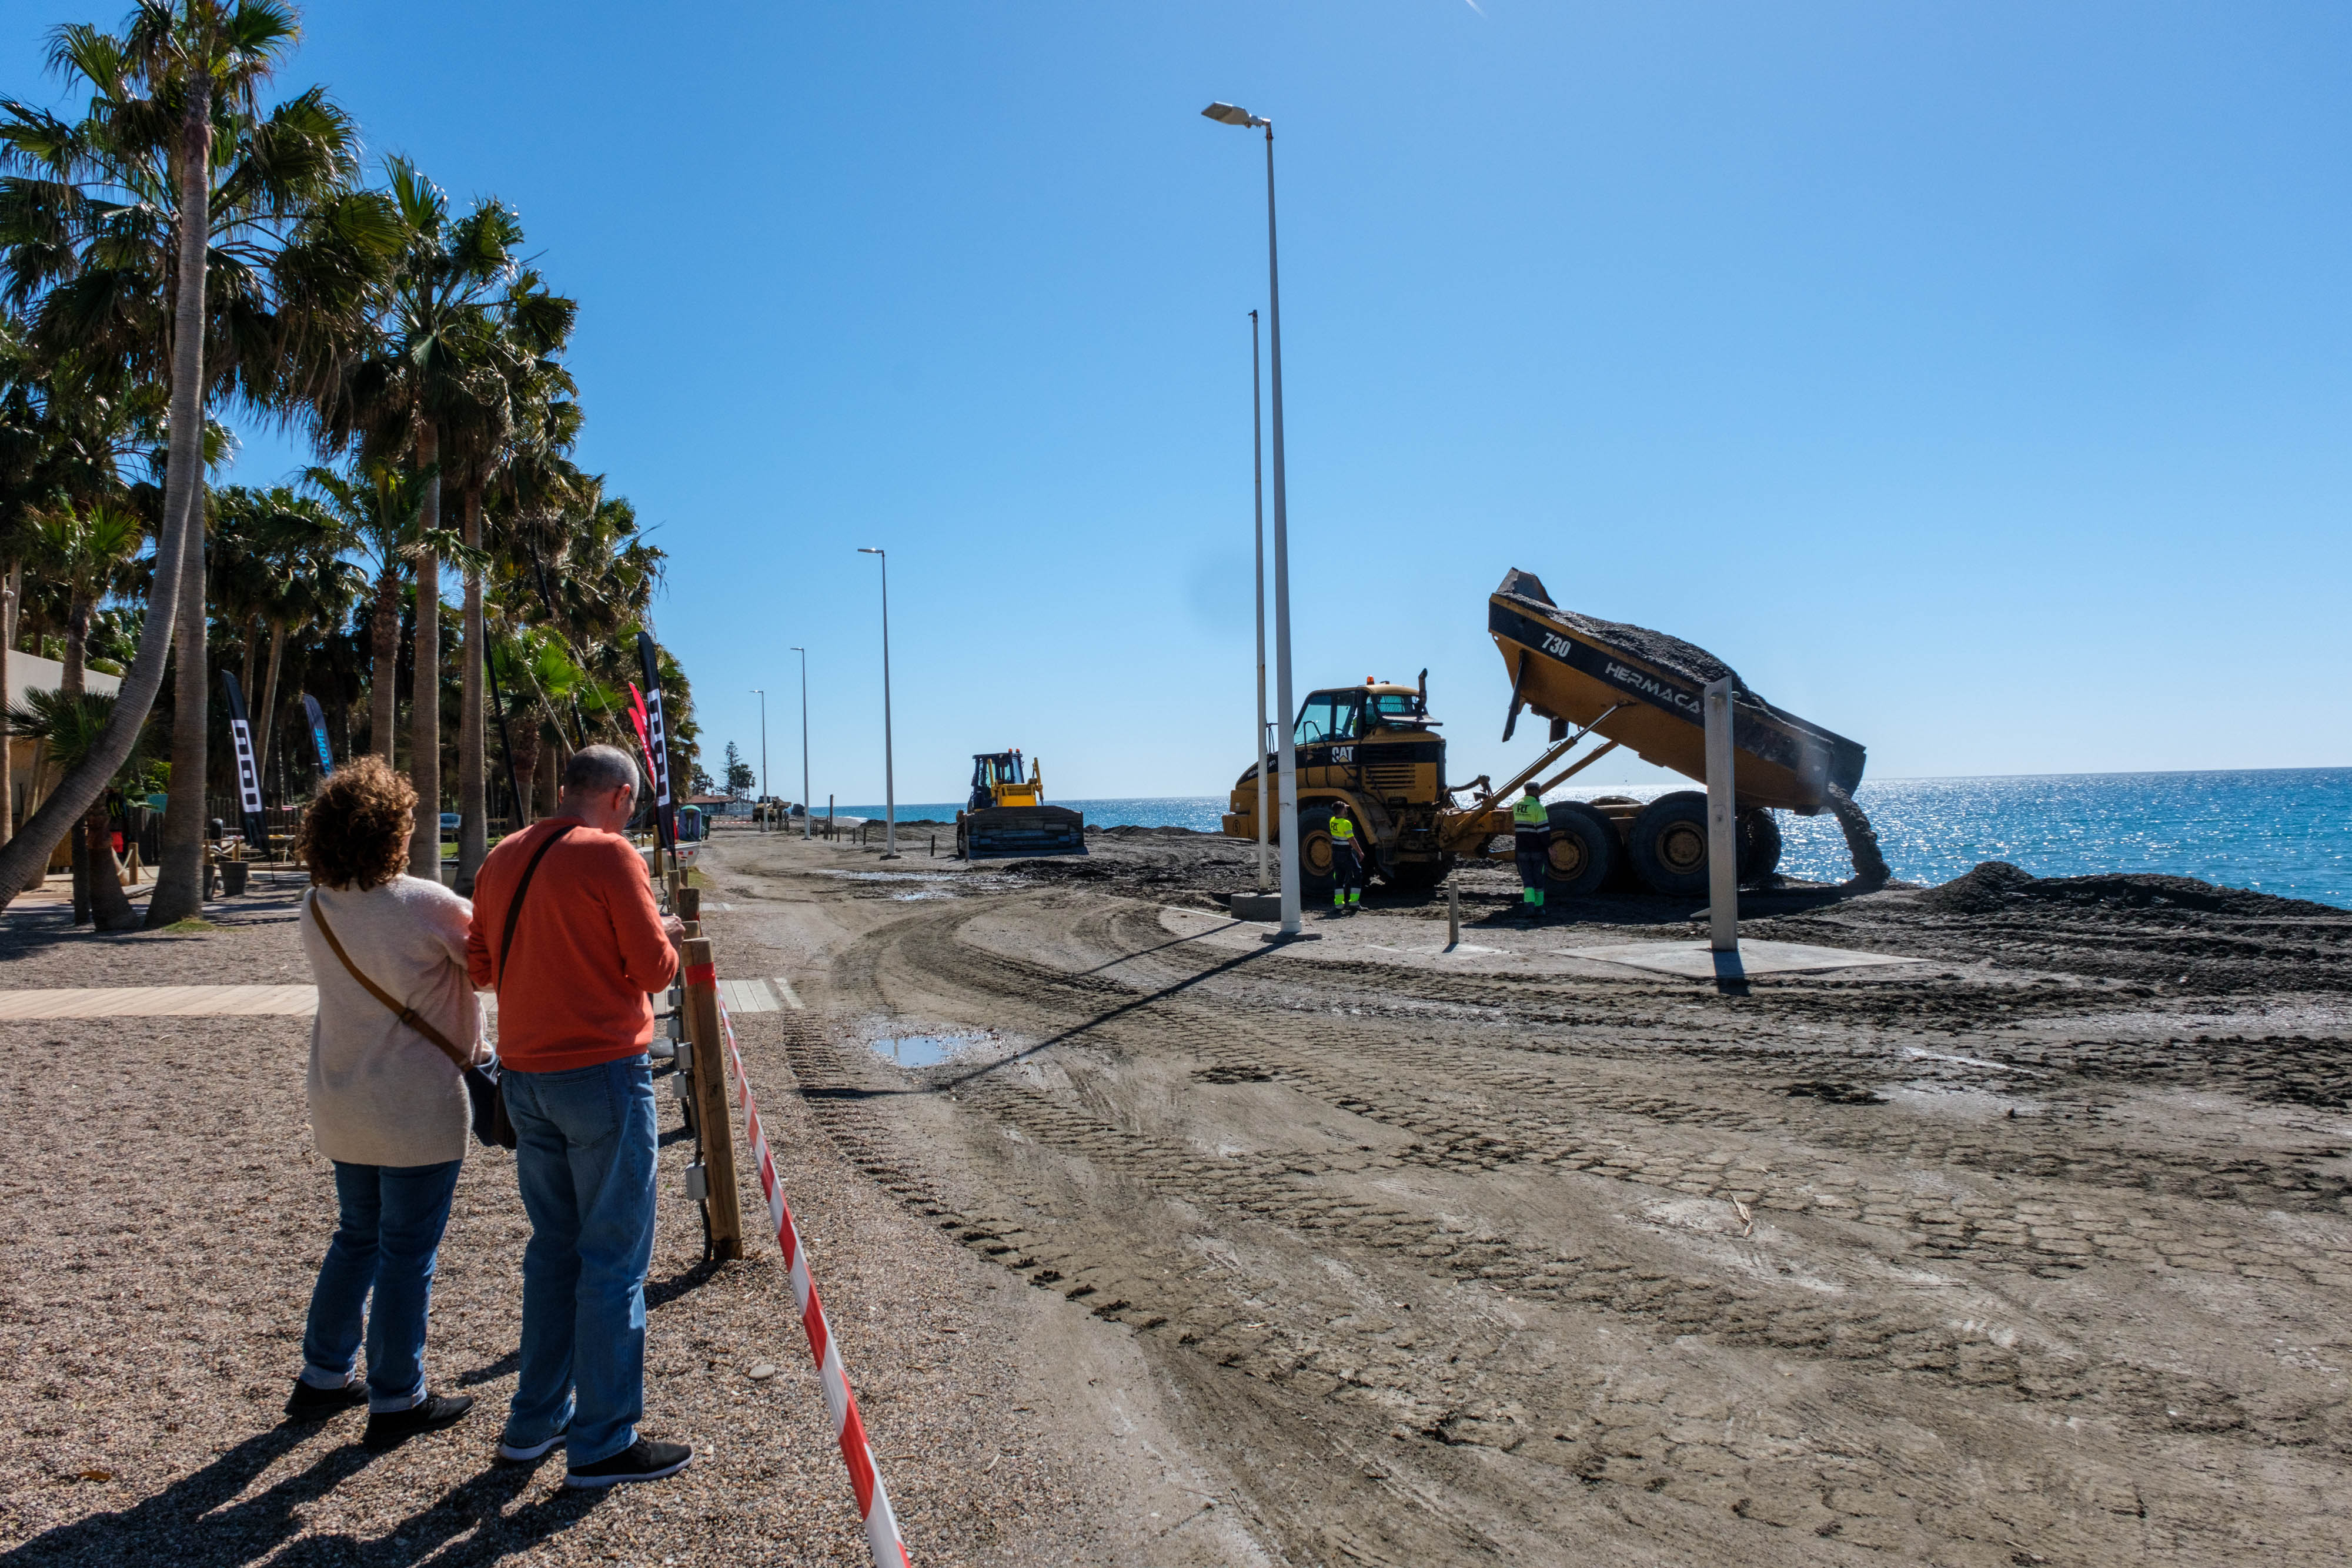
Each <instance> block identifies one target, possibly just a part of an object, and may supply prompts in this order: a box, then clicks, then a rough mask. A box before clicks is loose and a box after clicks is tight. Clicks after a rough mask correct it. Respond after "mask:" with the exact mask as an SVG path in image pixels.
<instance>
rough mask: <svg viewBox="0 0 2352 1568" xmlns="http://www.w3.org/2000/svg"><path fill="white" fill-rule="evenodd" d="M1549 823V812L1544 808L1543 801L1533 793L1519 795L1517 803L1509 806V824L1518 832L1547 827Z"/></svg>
mask: <svg viewBox="0 0 2352 1568" xmlns="http://www.w3.org/2000/svg"><path fill="white" fill-rule="evenodd" d="M1550 825H1551V813H1550V812H1549V810H1545V809H1544V803H1543V802H1542V801H1541V800H1538V799H1537V798H1536V797H1535V796H1533V795H1522V796H1520V797H1519V799H1518V803H1517V805H1515V806H1513V807H1512V808H1511V826H1512V827H1513V828H1514V829H1516V830H1517V831H1520V832H1526V831H1528V829H1530V828H1548V827H1549V826H1550Z"/></svg>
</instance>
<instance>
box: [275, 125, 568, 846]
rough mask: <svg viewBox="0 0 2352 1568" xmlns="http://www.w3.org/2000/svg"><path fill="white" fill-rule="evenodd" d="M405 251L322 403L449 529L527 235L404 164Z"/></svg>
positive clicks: (425, 713)
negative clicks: (413, 480)
mask: <svg viewBox="0 0 2352 1568" xmlns="http://www.w3.org/2000/svg"><path fill="white" fill-rule="evenodd" d="M385 172H386V175H387V179H386V184H387V188H388V193H389V194H390V196H391V199H392V205H393V209H394V212H395V213H396V214H397V215H398V222H399V227H400V235H401V243H400V246H399V250H398V255H397V256H396V258H395V259H394V264H393V267H392V271H391V275H390V277H389V278H388V279H387V281H386V283H385V285H384V287H383V289H382V290H381V292H380V295H379V300H380V308H379V315H378V319H377V333H378V338H377V341H376V344H375V346H374V348H373V350H372V351H371V352H369V353H368V354H367V355H366V356H365V357H364V358H362V360H361V361H358V363H357V364H356V365H355V366H354V367H353V368H352V372H351V374H350V375H349V376H347V377H346V378H345V380H344V382H342V384H341V386H340V387H338V388H336V389H334V390H333V392H331V395H329V396H327V397H325V398H324V399H323V400H322V405H321V408H320V413H321V419H320V424H321V438H322V439H323V440H324V441H326V442H327V443H328V444H329V445H330V447H331V449H333V448H340V447H341V446H342V445H345V444H350V443H352V442H353V441H357V442H359V443H360V444H361V450H362V455H363V456H383V455H391V454H394V453H398V452H402V451H405V452H406V453H407V454H408V455H409V456H410V459H411V461H412V462H413V463H414V465H415V469H416V471H417V472H418V473H420V474H422V475H425V476H427V477H426V479H425V492H424V503H423V509H422V514H421V520H420V527H421V528H422V529H423V530H424V532H425V533H426V534H428V535H431V534H437V533H439V532H440V530H441V528H442V517H441V475H442V471H443V468H444V467H445V464H444V462H443V448H444V446H445V444H446V440H447V436H448V433H449V430H450V428H451V426H452V425H453V424H455V423H464V422H466V421H467V418H468V416H469V413H471V412H473V411H478V410H480V409H483V408H496V407H498V406H499V404H500V402H502V399H501V395H500V393H501V388H500V387H499V374H498V370H497V360H498V358H499V323H498V319H497V306H498V303H499V294H500V291H501V290H502V289H503V287H505V286H506V285H507V284H508V283H509V280H510V278H511V277H512V275H513V273H514V270H515V252H516V250H517V248H518V247H519V246H520V245H521V243H522V225H520V223H519V222H517V221H516V218H515V215H514V214H513V213H512V212H511V211H509V209H508V208H507V207H505V206H504V205H502V204H499V203H498V202H496V201H492V200H484V201H481V202H478V203H477V204H475V206H474V208H473V210H472V211H471V212H470V213H468V214H467V215H466V216H464V217H462V218H454V219H453V218H452V217H451V216H450V213H449V199H448V197H447V196H446V194H444V193H443V192H442V191H441V189H440V187H439V186H437V185H436V184H434V183H433V182H432V181H430V180H428V179H426V178H425V176H424V175H423V174H421V173H420V172H417V170H416V169H415V166H414V165H412V164H410V163H408V162H404V161H403V160H400V159H394V160H392V161H390V162H388V163H387V164H386V169H385ZM439 565H440V555H439V552H436V551H426V552H425V553H423V554H420V555H419V556H418V557H417V558H416V561H415V571H416V621H415V642H414V646H413V653H412V668H413V671H414V674H413V680H414V691H415V697H414V700H413V701H412V702H411V703H410V705H409V723H410V741H411V748H412V749H411V755H410V758H409V778H410V779H411V781H412V782H413V783H414V784H415V787H416V831H415V835H414V836H413V837H412V839H411V840H410V843H409V871H410V873H411V874H412V875H415V876H423V877H437V876H438V875H439V874H440V869H441V705H440V702H439V700H438V694H439V692H440V689H441V668H440V648H441V642H440V639H441V618H440V610H441V579H440V571H439Z"/></svg>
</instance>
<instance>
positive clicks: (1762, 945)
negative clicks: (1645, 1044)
mask: <svg viewBox="0 0 2352 1568" xmlns="http://www.w3.org/2000/svg"><path fill="white" fill-rule="evenodd" d="M1555 951H1557V952H1558V953H1559V955H1560V956H1562V957H1567V958H1591V959H1596V960H1598V961H1599V962H1601V963H1603V964H1622V965H1624V966H1625V967H1628V968H1632V969H1651V970H1654V971H1656V972H1657V973H1659V974H1661V975H1681V976H1684V977H1687V978H1690V979H1694V980H1737V979H1742V978H1745V977H1748V976H1751V975H1794V974H1803V973H1807V972H1810V971H1813V970H1820V969H1863V968H1874V967H1879V966H1881V965H1886V964H1924V963H1926V962H1927V960H1926V959H1924V958H1895V957H1889V956H1886V955H1885V954H1884V953H1857V952H1854V951H1853V949H1852V948H1848V947H1814V946H1808V945H1806V944H1805V943H1802V942H1742V943H1741V944H1740V945H1739V951H1738V953H1736V954H1735V953H1720V954H1719V953H1717V952H1715V951H1713V950H1712V949H1711V948H1709V947H1708V946H1707V945H1706V943H1704V942H1628V943H1624V944H1622V945H1621V946H1610V947H1561V948H1557V949H1555Z"/></svg>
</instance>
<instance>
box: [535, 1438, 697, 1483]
mask: <svg viewBox="0 0 2352 1568" xmlns="http://www.w3.org/2000/svg"><path fill="white" fill-rule="evenodd" d="M693 1462H694V1450H693V1449H692V1448H689V1447H688V1446H687V1445H686V1444H684V1443H656V1442H654V1441H653V1440H651V1439H650V1438H646V1437H640V1438H638V1439H637V1440H636V1441H635V1442H634V1443H632V1444H630V1445H629V1446H628V1447H627V1448H623V1449H622V1450H621V1451H620V1452H619V1453H617V1454H614V1456H613V1457H612V1458H608V1459H599V1460H597V1461H596V1462H595V1463H594V1464H593V1465H574V1466H572V1469H571V1471H570V1472H569V1473H568V1474H566V1475H565V1476H564V1478H563V1484H564V1485H565V1486H568V1487H583V1488H584V1487H609V1486H614V1485H617V1484H618V1483H620V1482H623V1481H657V1480H659V1479H662V1477H664V1476H674V1475H676V1474H677V1472H678V1471H680V1470H682V1469H686V1467H687V1466H688V1465H690V1464H692V1463H693Z"/></svg>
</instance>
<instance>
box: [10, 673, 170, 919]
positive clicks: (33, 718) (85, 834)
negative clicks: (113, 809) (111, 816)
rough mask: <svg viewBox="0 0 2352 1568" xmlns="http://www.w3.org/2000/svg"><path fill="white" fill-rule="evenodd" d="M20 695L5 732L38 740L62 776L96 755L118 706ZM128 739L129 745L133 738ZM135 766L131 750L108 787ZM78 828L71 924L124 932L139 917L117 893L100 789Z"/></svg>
mask: <svg viewBox="0 0 2352 1568" xmlns="http://www.w3.org/2000/svg"><path fill="white" fill-rule="evenodd" d="M26 699H27V700H26V704H25V706H22V707H16V706H10V707H9V708H8V710H7V713H8V724H9V727H10V728H12V729H14V730H15V731H16V733H17V734H19V735H22V736H26V737H29V738H31V739H34V740H37V741H40V742H41V743H42V744H43V745H44V746H45V747H47V750H48V754H49V758H50V759H51V760H52V761H55V762H57V763H58V764H60V765H61V766H62V767H64V768H65V769H66V771H67V772H68V774H70V773H71V772H72V771H73V770H74V769H75V768H83V767H87V766H88V765H89V760H90V758H93V757H95V756H96V755H98V750H99V747H100V746H102V745H103V744H105V739H106V737H107V735H108V734H109V733H110V729H111V721H112V719H113V717H114V715H115V713H116V711H117V710H118V709H119V707H120V706H121V705H120V703H119V702H118V700H117V699H116V697H115V696H114V695H112V694H111V693H103V692H83V691H75V692H68V691H62V690H60V691H54V692H28V693H26ZM132 738H133V740H134V741H135V740H136V739H137V736H136V735H135V734H134V735H133V737H132ZM138 764H139V756H138V747H136V746H135V745H134V746H133V747H132V748H131V756H129V757H128V758H124V763H123V767H122V768H121V770H119V771H118V772H117V773H116V774H115V775H114V776H113V778H112V779H110V780H109V782H111V783H114V784H116V785H123V784H127V783H128V782H130V780H131V776H132V774H133V773H134V772H135V770H136V768H137V767H138ZM51 799H55V797H54V796H53V797H51ZM81 827H82V831H80V832H79V833H77V834H76V835H75V836H74V845H73V851H74V854H73V877H74V880H73V918H74V924H75V925H80V924H81V923H82V922H83V921H85V920H91V921H94V922H95V923H96V924H97V925H98V928H99V929H100V931H128V930H129V929H131V927H132V926H134V925H138V924H139V916H138V914H137V913H136V912H135V911H133V910H132V909H131V900H130V898H129V897H128V896H127V895H126V894H124V893H123V891H122V867H121V862H118V861H117V860H116V859H115V858H114V836H113V834H112V832H111V831H110V830H109V828H108V826H107V810H106V795H105V792H104V791H103V790H100V793H99V795H98V797H97V799H96V800H92V801H91V802H90V805H89V809H88V810H85V811H84V812H83V813H82V817H81ZM42 858H43V859H45V860H46V859H47V855H46V854H45V855H44V856H43V857H42Z"/></svg>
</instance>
